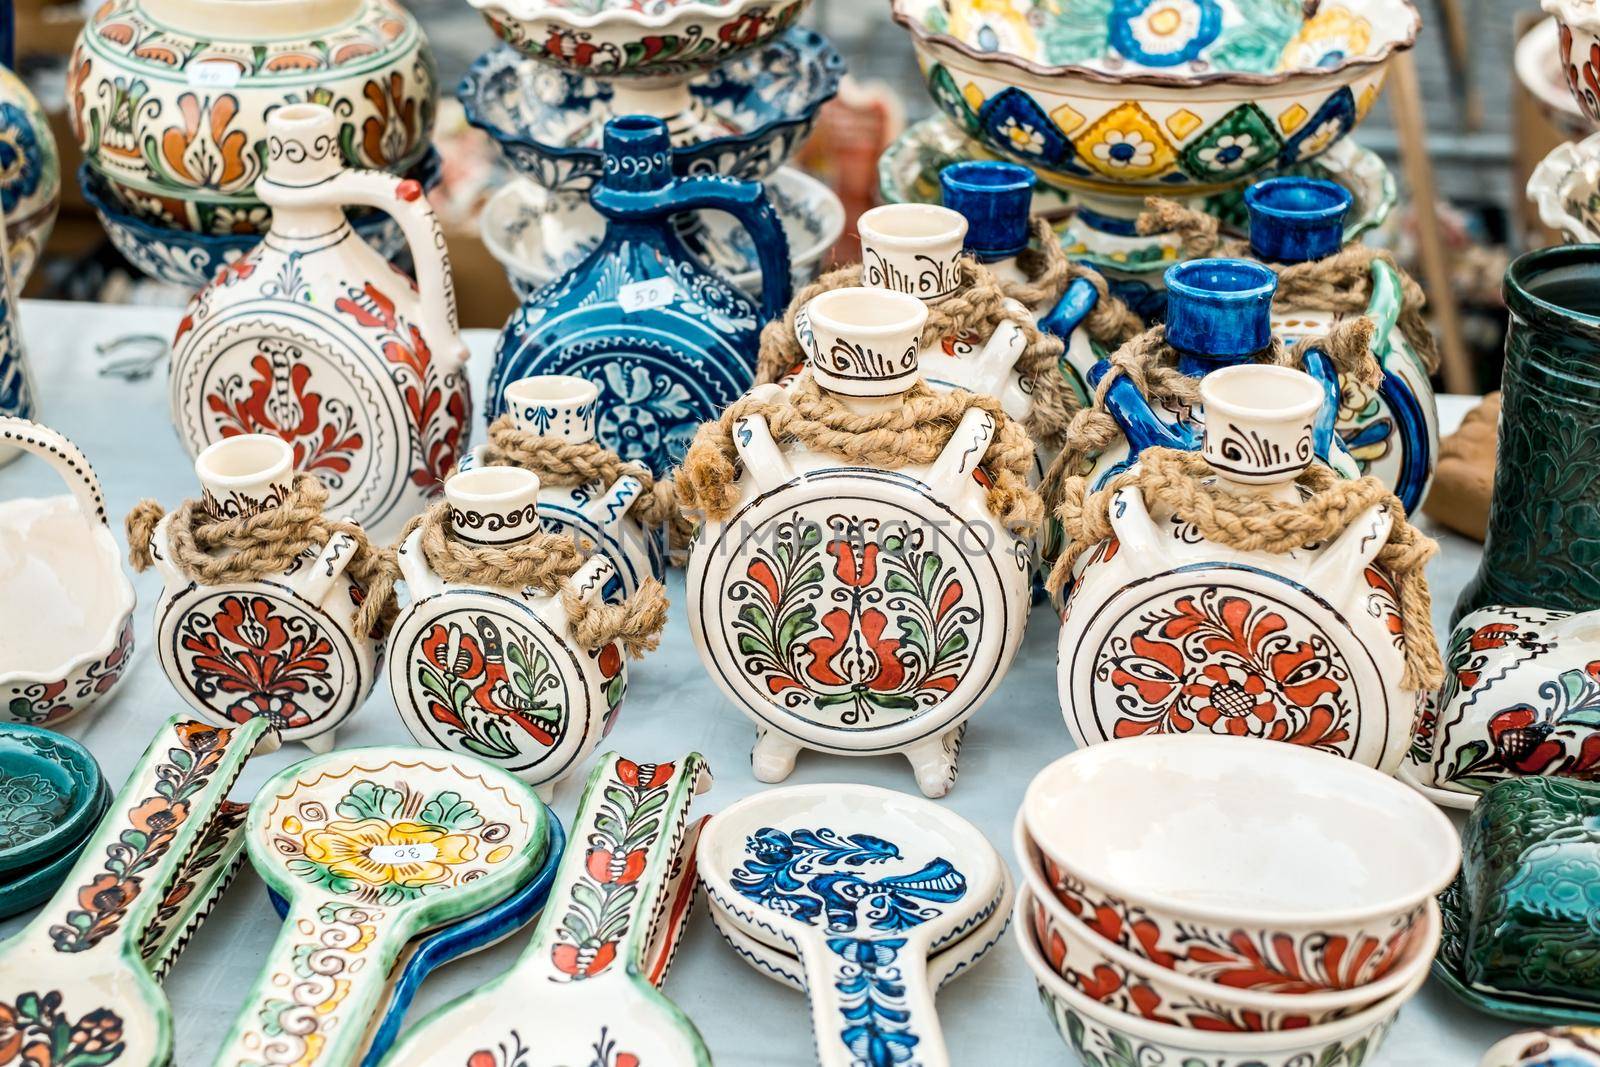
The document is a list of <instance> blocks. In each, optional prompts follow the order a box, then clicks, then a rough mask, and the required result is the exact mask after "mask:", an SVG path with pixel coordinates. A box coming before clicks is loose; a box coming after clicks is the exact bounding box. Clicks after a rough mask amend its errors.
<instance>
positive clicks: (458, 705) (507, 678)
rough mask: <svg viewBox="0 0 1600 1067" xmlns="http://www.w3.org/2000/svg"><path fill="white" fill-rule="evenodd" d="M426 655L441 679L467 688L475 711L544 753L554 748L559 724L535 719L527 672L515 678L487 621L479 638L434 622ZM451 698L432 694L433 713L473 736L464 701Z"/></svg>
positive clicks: (481, 623)
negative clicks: (518, 733)
mask: <svg viewBox="0 0 1600 1067" xmlns="http://www.w3.org/2000/svg"><path fill="white" fill-rule="evenodd" d="M422 654H423V656H424V657H425V658H426V660H427V663H428V664H429V665H431V666H432V667H433V668H434V670H435V671H436V672H437V674H438V676H440V677H444V678H448V679H449V680H450V683H451V684H450V686H449V688H450V689H452V690H453V689H455V688H456V687H457V686H461V687H465V689H466V690H467V693H468V699H470V702H471V705H472V707H473V708H474V709H475V710H476V711H478V712H482V713H487V714H488V715H489V716H492V717H495V718H498V719H502V720H504V721H506V722H509V723H511V724H513V725H515V726H516V727H517V728H518V729H520V730H521V731H522V732H523V733H525V734H527V735H528V736H529V737H531V738H532V739H533V740H534V741H535V742H536V743H537V744H538V745H540V746H541V747H543V748H549V747H550V746H552V745H554V744H555V743H556V736H557V728H558V723H557V721H556V720H555V719H554V718H553V717H551V716H549V715H548V714H544V713H542V712H541V713H540V714H535V711H536V710H539V709H536V708H535V707H534V706H533V705H532V704H531V703H530V700H531V699H532V696H533V689H532V688H530V686H529V685H528V684H527V680H526V677H525V672H521V671H519V672H517V673H516V676H515V677H513V670H512V669H509V668H508V664H507V661H506V650H505V646H504V644H503V642H502V640H501V636H500V633H499V631H498V630H497V629H495V627H494V624H493V623H492V622H491V621H489V620H488V618H487V617H484V618H483V619H480V620H479V624H478V627H477V632H476V633H469V632H467V631H466V630H465V629H463V628H462V627H461V626H459V625H457V624H454V623H450V624H444V623H435V624H434V625H433V626H432V627H431V628H430V629H429V630H428V633H427V636H426V637H424V638H423V639H422ZM511 666H513V667H515V666H517V665H516V664H512V665H511ZM450 695H451V694H450V693H449V692H444V693H440V692H435V691H434V690H432V689H430V690H429V700H428V711H429V713H430V714H431V715H432V716H433V717H434V719H435V720H437V721H439V722H442V723H445V724H447V725H449V726H452V727H454V728H455V729H457V730H460V731H463V733H472V732H474V731H473V729H472V724H471V723H469V722H468V721H467V716H466V714H465V703H466V702H465V701H463V700H457V701H454V702H452V701H450V700H447V699H446V698H447V697H449V696H450ZM479 754H480V755H484V754H487V753H479ZM513 754H514V753H513Z"/></svg>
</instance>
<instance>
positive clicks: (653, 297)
mask: <svg viewBox="0 0 1600 1067" xmlns="http://www.w3.org/2000/svg"><path fill="white" fill-rule="evenodd" d="M677 298H678V283H677V282H674V281H673V280H672V279H671V278H651V279H650V280H649V281H643V282H629V283H628V284H627V285H624V286H623V287H622V288H621V289H619V290H617V303H618V304H620V305H621V306H622V310H623V311H626V312H633V311H649V310H650V309H651V308H659V307H666V306H667V305H668V304H670V303H672V302H673V301H674V300H676V299H677Z"/></svg>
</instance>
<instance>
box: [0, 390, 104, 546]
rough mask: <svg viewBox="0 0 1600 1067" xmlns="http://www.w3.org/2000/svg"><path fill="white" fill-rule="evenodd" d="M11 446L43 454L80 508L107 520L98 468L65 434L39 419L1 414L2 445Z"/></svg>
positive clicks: (101, 519) (0, 437) (95, 516)
mask: <svg viewBox="0 0 1600 1067" xmlns="http://www.w3.org/2000/svg"><path fill="white" fill-rule="evenodd" d="M7 445H9V446H12V447H15V448H21V449H23V450H24V451H27V452H32V453H33V454H34V455H36V456H40V457H42V458H43V459H44V460H45V461H46V462H47V463H49V464H50V466H52V467H54V468H55V469H56V473H57V474H59V475H61V480H62V481H64V482H66V483H67V487H68V488H69V489H71V490H72V495H73V496H75V497H77V498H78V508H79V509H80V510H81V511H82V512H83V514H84V515H85V516H87V517H88V518H90V519H93V520H95V521H97V522H100V523H102V524H103V523H105V522H106V501H105V497H104V496H102V495H101V493H100V479H99V478H97V477H95V473H94V468H93V467H91V466H89V461H88V460H87V459H85V458H84V455H83V453H82V452H79V451H78V446H77V445H75V444H73V443H72V442H71V441H69V440H67V438H66V436H65V435H64V434H60V433H57V432H56V431H55V430H52V429H51V428H50V427H48V426H44V425H41V424H39V423H37V422H30V421H29V420H27V419H19V418H17V417H16V416H12V415H7V416H3V417H0V448H4V447H5V446H7Z"/></svg>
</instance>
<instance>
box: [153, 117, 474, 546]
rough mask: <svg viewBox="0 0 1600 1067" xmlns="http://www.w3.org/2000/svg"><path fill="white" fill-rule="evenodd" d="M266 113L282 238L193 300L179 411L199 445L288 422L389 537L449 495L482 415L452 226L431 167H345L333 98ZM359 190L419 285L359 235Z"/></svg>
mask: <svg viewBox="0 0 1600 1067" xmlns="http://www.w3.org/2000/svg"><path fill="white" fill-rule="evenodd" d="M267 121H268V125H269V126H270V128H271V130H272V133H271V138H270V145H269V148H268V151H267V175H266V177H265V178H264V179H263V180H262V182H261V183H260V185H259V186H258V192H259V193H260V195H261V197H262V199H263V201H264V202H265V203H267V204H269V205H270V206H271V207H272V209H273V217H272V229H271V231H270V233H269V236H270V240H266V241H263V242H261V243H260V244H258V245H257V246H256V247H255V248H253V249H251V250H250V252H249V253H248V254H246V255H245V256H244V258H242V259H240V260H237V261H236V262H234V263H233V264H232V265H231V266H230V267H229V268H228V269H227V270H225V271H222V272H220V273H219V274H218V275H217V277H216V278H214V279H213V280H212V281H211V283H210V284H209V285H207V286H206V288H204V289H202V290H201V291H200V292H199V293H197V294H196V295H195V297H194V299H193V300H191V301H190V303H189V307H188V310H187V312H186V313H185V315H184V317H183V320H182V321H181V322H180V323H179V324H178V331H177V336H176V337H174V339H173V342H172V367H171V371H170V376H169V379H168V398H169V401H170V403H171V406H172V421H173V423H174V425H176V426H177V428H178V434H179V437H180V438H181V439H182V440H183V443H184V445H185V447H187V448H188V449H189V452H190V454H191V455H198V454H199V453H200V452H201V451H202V450H203V449H205V448H206V447H207V446H208V445H210V444H212V443H214V442H216V441H218V440H221V439H222V438H225V437H232V436H234V435H237V434H244V433H270V434H274V435H276V436H278V437H281V438H283V439H284V440H285V441H287V442H289V443H290V444H291V445H292V446H293V447H294V450H295V467H296V469H298V470H302V471H308V472H310V473H313V474H316V475H317V476H318V477H319V478H321V479H322V482H323V484H324V485H325V486H327V488H328V490H329V499H328V504H327V508H328V511H329V512H330V513H331V514H334V515H337V516H341V517H343V516H349V517H351V518H353V519H355V521H357V522H358V523H360V524H361V525H362V527H364V528H365V529H366V531H367V532H368V533H369V534H370V535H371V536H372V537H373V539H374V540H376V541H379V542H383V541H385V540H388V539H391V538H393V537H394V536H395V535H396V534H398V533H399V532H400V529H401V527H403V526H404V525H405V523H406V521H407V520H409V519H410V518H411V517H412V516H413V515H415V514H416V513H417V512H419V511H421V510H422V508H423V507H424V506H425V505H426V504H427V503H428V502H429V501H431V500H432V499H433V498H434V497H435V496H437V495H438V492H439V486H440V483H441V482H442V481H443V479H444V475H445V473H446V472H447V471H449V470H450V468H451V467H453V466H454V465H455V462H456V459H457V457H458V456H459V454H460V452H461V451H462V449H463V448H464V447H465V445H466V439H467V435H468V433H469V430H470V417H471V416H470V409H469V398H468V392H467V380H466V375H465V373H464V370H463V368H464V366H465V363H466V359H467V347H466V345H465V344H464V343H463V342H462V340H461V337H460V335H459V333H458V332H457V329H456V307H455V289H454V283H453V281H452V279H451V275H450V263H449V259H448V257H447V256H446V254H445V248H444V235H443V234H442V232H441V231H440V229H439V222H438V220H437V219H436V218H435V217H434V214H433V209H432V208H430V207H429V206H428V202H427V200H426V199H424V198H423V196H422V186H421V185H420V184H419V183H417V182H416V181H413V180H410V179H405V180H402V179H399V178H394V177H391V176H390V175H387V174H383V173H380V172H377V171H354V170H346V169H345V168H344V163H343V160H342V157H341V156H340V154H339V152H338V137H339V119H338V117H337V116H335V115H334V113H333V112H332V111H330V110H329V109H328V108H325V107H321V106H319V105H314V104H297V105H293V106H290V107H282V108H279V109H278V110H277V111H275V112H273V114H272V116H271V117H270V118H269V119H268V120H267ZM351 204H360V205H364V206H367V207H372V208H376V209H378V210H381V211H384V212H386V213H388V214H389V215H390V216H391V217H392V218H393V219H394V220H395V222H396V223H397V224H398V225H399V227H400V229H401V232H403V233H404V234H405V236H406V243H407V245H408V246H409V248H410V249H411V254H412V258H413V260H414V261H415V263H416V267H417V284H416V287H415V288H413V287H412V284H411V279H409V278H407V277H406V276H404V275H401V274H397V273H396V272H395V271H394V270H393V269H391V268H390V266H389V264H388V261H387V260H386V259H384V257H383V256H382V255H380V254H379V253H378V251H377V250H376V249H374V248H373V247H372V246H370V245H368V244H367V243H366V242H364V241H359V240H355V239H354V237H353V232H352V230H351V227H350V223H349V220H348V219H346V217H345V213H344V208H345V206H346V205H351Z"/></svg>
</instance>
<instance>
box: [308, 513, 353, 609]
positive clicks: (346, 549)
mask: <svg viewBox="0 0 1600 1067" xmlns="http://www.w3.org/2000/svg"><path fill="white" fill-rule="evenodd" d="M355 554H356V539H355V538H354V537H351V536H350V535H349V534H347V533H345V532H344V531H343V530H340V531H338V532H337V533H335V534H334V535H333V536H332V537H330V538H328V543H327V544H325V545H323V546H322V551H321V552H319V553H317V558H316V560H315V561H313V562H312V564H311V566H309V567H307V568H306V569H305V570H303V571H301V572H300V577H299V583H298V584H299V587H300V595H301V596H303V597H305V598H306V599H307V600H309V601H310V602H311V603H313V604H320V603H322V598H323V597H325V596H327V595H328V590H329V589H332V588H333V583H334V582H336V581H338V580H339V576H340V575H342V574H343V573H344V569H345V568H346V567H348V566H349V565H350V561H351V560H352V559H354V558H355Z"/></svg>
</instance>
